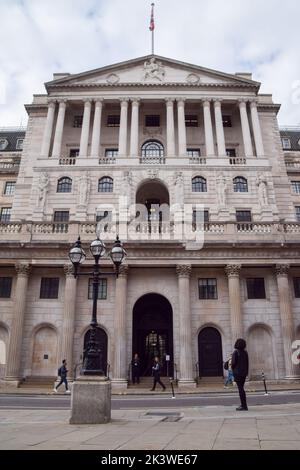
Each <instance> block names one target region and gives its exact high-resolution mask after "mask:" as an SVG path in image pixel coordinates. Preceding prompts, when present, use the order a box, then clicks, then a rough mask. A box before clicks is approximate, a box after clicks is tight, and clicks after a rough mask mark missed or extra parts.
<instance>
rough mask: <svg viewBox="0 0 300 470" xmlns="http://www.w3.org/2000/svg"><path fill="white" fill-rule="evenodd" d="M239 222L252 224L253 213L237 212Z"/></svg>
mask: <svg viewBox="0 0 300 470" xmlns="http://www.w3.org/2000/svg"><path fill="white" fill-rule="evenodd" d="M236 221H237V222H252V214H251V211H236Z"/></svg>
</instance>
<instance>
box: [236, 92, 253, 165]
mask: <svg viewBox="0 0 300 470" xmlns="http://www.w3.org/2000/svg"><path fill="white" fill-rule="evenodd" d="M239 108H240V115H241V124H242V133H243V141H244V150H245V157H253V149H252V141H251V134H250V127H249V120H248V113H247V100H244V99H241V100H239Z"/></svg>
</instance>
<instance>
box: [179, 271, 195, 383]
mask: <svg viewBox="0 0 300 470" xmlns="http://www.w3.org/2000/svg"><path fill="white" fill-rule="evenodd" d="M191 272H192V268H191V266H190V265H177V266H176V273H177V276H178V302H179V344H180V358H179V370H180V380H179V385H182V386H196V384H195V380H194V374H193V354H192V318H191V307H190V276H191Z"/></svg>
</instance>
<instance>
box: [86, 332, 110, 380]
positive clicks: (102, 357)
mask: <svg viewBox="0 0 300 470" xmlns="http://www.w3.org/2000/svg"><path fill="white" fill-rule="evenodd" d="M90 335H91V330H88V331H87V332H86V334H85V335H84V351H86V348H87V344H88V342H89V339H90ZM96 339H97V341H98V342H99V346H100V352H99V368H100V370H103V372H104V374H105V375H106V374H107V334H106V333H105V331H104V330H103V329H102V328H97V333H96Z"/></svg>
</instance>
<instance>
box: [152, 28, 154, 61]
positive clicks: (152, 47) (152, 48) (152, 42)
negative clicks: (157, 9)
mask: <svg viewBox="0 0 300 470" xmlns="http://www.w3.org/2000/svg"><path fill="white" fill-rule="evenodd" d="M152 55H154V30H153V31H152Z"/></svg>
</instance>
